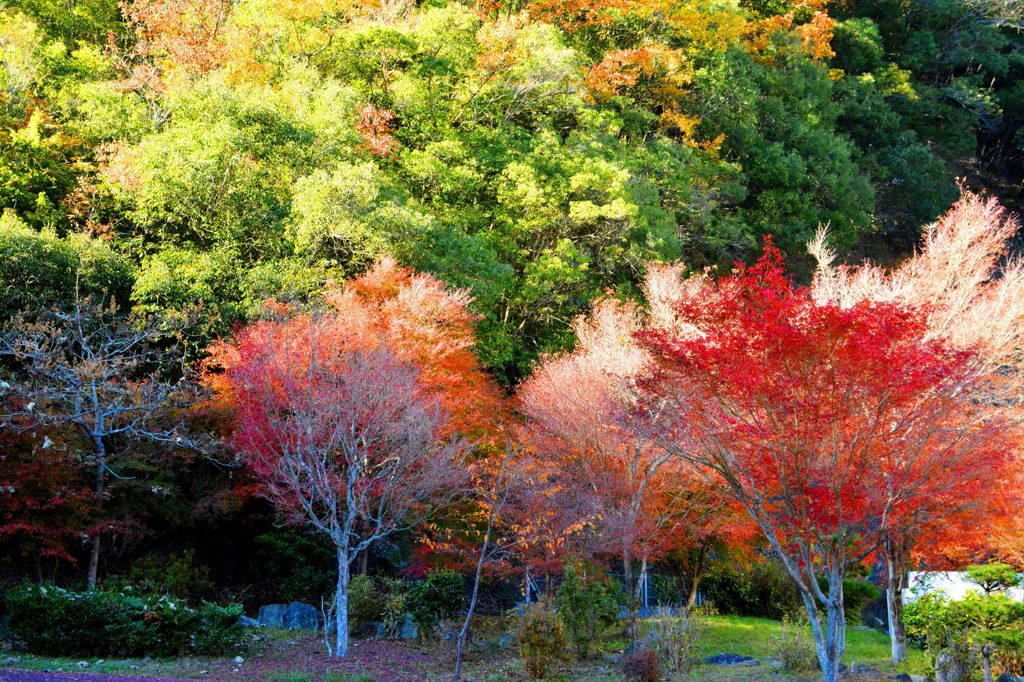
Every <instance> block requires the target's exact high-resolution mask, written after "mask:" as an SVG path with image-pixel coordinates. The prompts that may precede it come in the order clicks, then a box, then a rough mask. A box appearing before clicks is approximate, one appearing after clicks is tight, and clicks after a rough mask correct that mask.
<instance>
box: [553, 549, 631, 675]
mask: <svg viewBox="0 0 1024 682" xmlns="http://www.w3.org/2000/svg"><path fill="white" fill-rule="evenodd" d="M621 598H622V594H621V588H620V587H619V585H618V584H617V583H616V582H615V581H614V580H612V579H611V578H609V577H608V576H606V575H605V574H604V571H603V570H602V569H601V567H600V566H598V565H596V564H593V563H590V562H587V561H584V560H582V559H574V560H572V561H570V562H568V563H566V565H565V574H564V576H563V580H562V584H561V585H559V586H558V590H557V591H556V592H555V608H556V609H557V612H558V617H559V619H561V621H562V622H563V623H565V627H566V630H567V631H568V634H569V638H570V639H571V640H572V644H573V647H574V648H575V650H576V656H577V657H579V658H580V659H581V660H583V659H585V658H587V656H588V655H589V654H590V647H591V646H592V645H593V644H594V643H595V642H596V641H597V637H598V636H599V635H600V634H601V632H602V631H603V630H604V629H606V628H608V627H609V626H610V625H612V624H613V623H615V620H616V618H617V617H618V614H619V604H620V601H621Z"/></svg>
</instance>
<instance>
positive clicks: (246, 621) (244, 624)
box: [238, 616, 263, 628]
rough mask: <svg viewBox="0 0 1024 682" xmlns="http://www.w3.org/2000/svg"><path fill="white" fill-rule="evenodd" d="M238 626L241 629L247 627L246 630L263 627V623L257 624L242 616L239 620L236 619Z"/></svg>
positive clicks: (252, 619) (255, 621) (256, 621)
mask: <svg viewBox="0 0 1024 682" xmlns="http://www.w3.org/2000/svg"><path fill="white" fill-rule="evenodd" d="M238 624H239V625H241V626H242V627H247V628H261V627H263V623H261V622H259V621H258V620H256V619H255V618H250V617H249V616H242V617H241V618H239V619H238Z"/></svg>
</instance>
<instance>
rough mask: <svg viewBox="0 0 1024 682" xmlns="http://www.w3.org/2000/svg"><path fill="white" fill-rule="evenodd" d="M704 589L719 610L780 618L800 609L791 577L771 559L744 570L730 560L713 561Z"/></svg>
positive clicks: (743, 614)
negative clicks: (727, 561) (728, 561)
mask: <svg viewBox="0 0 1024 682" xmlns="http://www.w3.org/2000/svg"><path fill="white" fill-rule="evenodd" d="M701 592H702V593H703V594H704V597H705V599H707V600H709V601H710V602H711V603H712V604H714V607H715V610H716V611H718V612H719V613H725V614H735V615H738V616H757V617H760V618H771V619H773V620H781V619H782V618H783V617H785V616H792V615H794V614H795V613H796V612H797V611H798V610H799V609H800V597H799V595H798V594H797V591H796V589H795V587H794V586H793V584H792V582H791V581H790V580H789V579H788V577H787V576H786V575H785V574H784V573H783V572H782V571H781V570H780V569H779V567H778V566H777V565H776V564H775V563H774V562H771V561H761V562H757V563H755V564H753V565H752V566H750V567H749V568H748V569H746V570H743V569H741V568H740V567H739V566H736V565H733V564H729V563H725V562H722V563H718V564H716V565H714V566H713V567H712V568H711V570H710V571H709V572H708V574H707V575H706V576H705V577H704V580H703V581H702V587H701Z"/></svg>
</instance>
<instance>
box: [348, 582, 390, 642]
mask: <svg viewBox="0 0 1024 682" xmlns="http://www.w3.org/2000/svg"><path fill="white" fill-rule="evenodd" d="M383 619H384V599H383V595H381V594H380V592H379V591H378V589H377V586H376V585H375V584H374V581H373V579H372V578H370V576H368V575H357V576H355V577H353V578H352V580H350V581H349V583H348V628H349V632H350V633H352V634H356V633H358V632H359V630H360V628H361V627H362V625H363V623H370V622H372V621H379V620H383Z"/></svg>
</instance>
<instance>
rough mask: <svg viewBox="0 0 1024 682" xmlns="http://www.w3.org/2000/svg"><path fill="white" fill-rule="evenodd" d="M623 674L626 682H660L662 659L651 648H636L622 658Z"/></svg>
mask: <svg viewBox="0 0 1024 682" xmlns="http://www.w3.org/2000/svg"><path fill="white" fill-rule="evenodd" d="M622 675H623V677H625V678H626V682H658V680H660V679H661V661H660V660H659V659H658V654H657V652H655V651H653V650H651V649H634V650H632V651H630V652H629V653H627V654H626V656H625V657H624V658H623V659H622Z"/></svg>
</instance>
